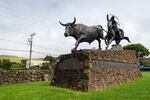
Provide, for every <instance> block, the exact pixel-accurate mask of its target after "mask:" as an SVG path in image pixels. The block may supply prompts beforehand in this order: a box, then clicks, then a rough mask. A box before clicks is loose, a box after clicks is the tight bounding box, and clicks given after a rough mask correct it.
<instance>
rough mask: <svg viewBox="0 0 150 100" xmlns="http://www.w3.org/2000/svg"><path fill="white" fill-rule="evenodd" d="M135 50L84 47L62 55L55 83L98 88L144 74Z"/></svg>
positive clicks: (68, 86)
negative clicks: (101, 49)
mask: <svg viewBox="0 0 150 100" xmlns="http://www.w3.org/2000/svg"><path fill="white" fill-rule="evenodd" d="M137 63H138V62H137V58H136V54H135V52H134V51H123V50H122V51H98V50H80V51H76V52H74V53H71V54H66V55H62V56H60V61H59V62H58V63H57V65H56V68H55V70H54V78H53V82H52V85H54V86H58V87H65V88H71V89H74V90H80V91H94V90H98V89H103V88H107V87H110V86H113V85H117V84H121V83H125V82H127V81H128V80H133V79H135V78H138V77H141V72H140V69H139V68H138V65H137Z"/></svg>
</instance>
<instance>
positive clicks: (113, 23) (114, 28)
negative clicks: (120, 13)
mask: <svg viewBox="0 0 150 100" xmlns="http://www.w3.org/2000/svg"><path fill="white" fill-rule="evenodd" d="M107 21H108V23H109V26H107V27H108V28H110V29H111V31H112V34H113V36H115V35H116V33H118V35H119V36H120V38H123V37H122V35H121V32H120V30H119V28H118V26H117V25H119V24H118V23H117V22H116V21H115V16H112V17H111V19H110V20H109V16H108V15H107Z"/></svg>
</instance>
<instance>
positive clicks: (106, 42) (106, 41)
mask: <svg viewBox="0 0 150 100" xmlns="http://www.w3.org/2000/svg"><path fill="white" fill-rule="evenodd" d="M105 44H106V45H108V40H107V38H106V36H105Z"/></svg>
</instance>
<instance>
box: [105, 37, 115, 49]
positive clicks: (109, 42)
mask: <svg viewBox="0 0 150 100" xmlns="http://www.w3.org/2000/svg"><path fill="white" fill-rule="evenodd" d="M113 40H114V37H112V38H111V39H110V41H108V45H107V46H106V50H108V47H109V45H110V44H111V42H112V41H113Z"/></svg>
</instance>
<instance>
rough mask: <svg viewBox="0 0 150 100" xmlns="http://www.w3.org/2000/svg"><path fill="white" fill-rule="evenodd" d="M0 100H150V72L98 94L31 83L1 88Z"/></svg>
mask: <svg viewBox="0 0 150 100" xmlns="http://www.w3.org/2000/svg"><path fill="white" fill-rule="evenodd" d="M0 100H150V72H143V77H142V78H140V79H136V80H133V81H130V82H128V83H126V84H122V85H118V86H114V87H112V88H109V89H105V90H99V91H96V92H77V91H72V90H69V89H63V88H57V87H53V86H49V82H29V83H21V84H12V85H3V86H0Z"/></svg>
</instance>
